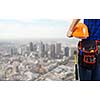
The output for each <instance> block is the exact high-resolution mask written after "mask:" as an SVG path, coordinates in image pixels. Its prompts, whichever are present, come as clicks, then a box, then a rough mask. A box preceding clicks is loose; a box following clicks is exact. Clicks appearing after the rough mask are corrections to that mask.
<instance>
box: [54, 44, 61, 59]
mask: <svg viewBox="0 0 100 100" xmlns="http://www.w3.org/2000/svg"><path fill="white" fill-rule="evenodd" d="M55 50H56V51H55V52H56V57H57V58H60V57H61V43H56V49H55Z"/></svg>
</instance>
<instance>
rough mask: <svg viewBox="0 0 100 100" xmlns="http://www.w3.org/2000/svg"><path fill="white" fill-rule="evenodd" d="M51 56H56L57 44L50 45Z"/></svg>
mask: <svg viewBox="0 0 100 100" xmlns="http://www.w3.org/2000/svg"><path fill="white" fill-rule="evenodd" d="M50 56H51V58H55V44H51V46H50Z"/></svg>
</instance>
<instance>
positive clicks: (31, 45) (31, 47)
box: [30, 42, 33, 51]
mask: <svg viewBox="0 0 100 100" xmlns="http://www.w3.org/2000/svg"><path fill="white" fill-rule="evenodd" d="M30 51H33V43H32V42H30Z"/></svg>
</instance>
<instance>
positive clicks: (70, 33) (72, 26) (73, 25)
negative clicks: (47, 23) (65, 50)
mask: <svg viewBox="0 0 100 100" xmlns="http://www.w3.org/2000/svg"><path fill="white" fill-rule="evenodd" d="M79 21H80V19H73V21H72V24H71V25H70V27H69V30H68V32H67V36H68V37H71V36H72V32H73V30H74V27H75V26H76V24H77V23H78V22H79Z"/></svg>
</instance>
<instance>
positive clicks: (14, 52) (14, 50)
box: [11, 48, 18, 56]
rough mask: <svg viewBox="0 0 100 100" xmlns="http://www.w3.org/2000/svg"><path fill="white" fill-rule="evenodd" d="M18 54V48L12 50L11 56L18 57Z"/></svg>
mask: <svg viewBox="0 0 100 100" xmlns="http://www.w3.org/2000/svg"><path fill="white" fill-rule="evenodd" d="M16 54H18V51H17V48H11V55H12V56H13V55H16Z"/></svg>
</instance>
